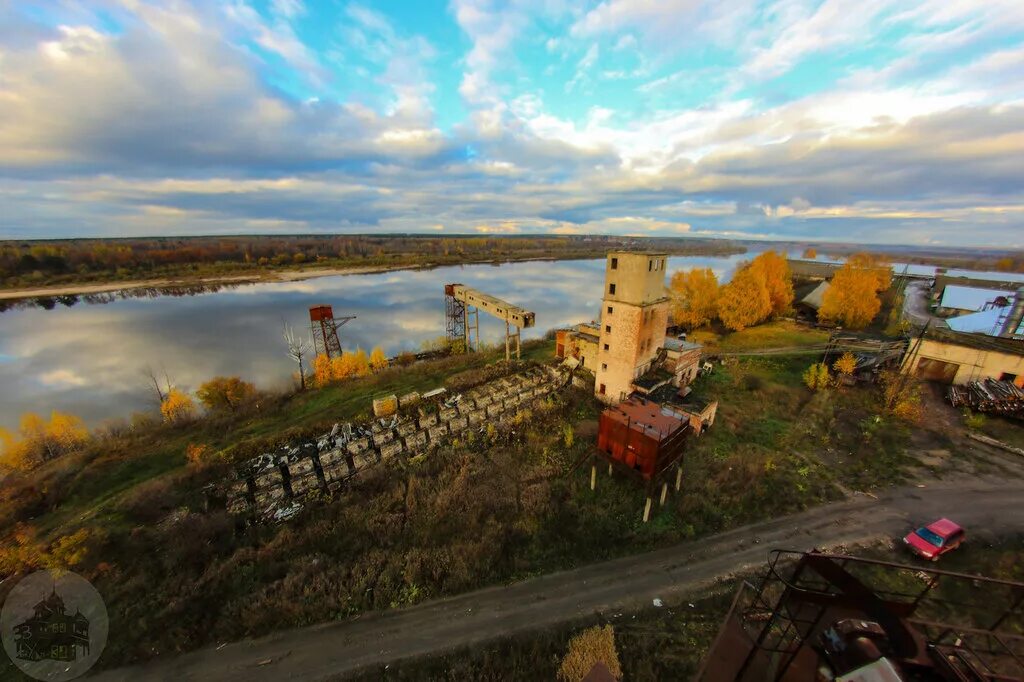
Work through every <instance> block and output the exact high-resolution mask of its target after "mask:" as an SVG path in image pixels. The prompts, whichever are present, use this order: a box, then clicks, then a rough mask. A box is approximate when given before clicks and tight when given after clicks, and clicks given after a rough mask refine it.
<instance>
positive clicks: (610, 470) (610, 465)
mask: <svg viewBox="0 0 1024 682" xmlns="http://www.w3.org/2000/svg"><path fill="white" fill-rule="evenodd" d="M608 475H609V476H611V475H612V463H611V462H608Z"/></svg>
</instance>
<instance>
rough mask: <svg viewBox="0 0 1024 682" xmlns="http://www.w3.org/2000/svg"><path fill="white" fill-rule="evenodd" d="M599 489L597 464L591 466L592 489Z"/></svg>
mask: <svg viewBox="0 0 1024 682" xmlns="http://www.w3.org/2000/svg"><path fill="white" fill-rule="evenodd" d="M596 487H597V464H591V465H590V489H591V490H593V489H594V488H596Z"/></svg>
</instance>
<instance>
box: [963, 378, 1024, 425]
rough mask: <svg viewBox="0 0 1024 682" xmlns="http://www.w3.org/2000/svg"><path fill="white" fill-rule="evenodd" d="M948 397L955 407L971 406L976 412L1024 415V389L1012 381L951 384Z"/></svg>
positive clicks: (991, 380) (992, 380)
mask: <svg viewBox="0 0 1024 682" xmlns="http://www.w3.org/2000/svg"><path fill="white" fill-rule="evenodd" d="M946 397H947V398H948V399H949V402H950V403H951V404H952V405H953V407H969V408H970V409H972V410H974V411H975V412H992V413H997V414H1006V415H1011V416H1024V389H1021V388H1019V387H1018V386H1016V385H1014V384H1013V382H1010V381H996V380H995V379H985V380H984V381H969V382H967V383H966V384H964V385H963V386H950V387H949V390H948V391H947V392H946Z"/></svg>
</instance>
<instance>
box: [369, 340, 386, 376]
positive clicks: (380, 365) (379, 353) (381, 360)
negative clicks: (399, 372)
mask: <svg viewBox="0 0 1024 682" xmlns="http://www.w3.org/2000/svg"><path fill="white" fill-rule="evenodd" d="M387 366H388V356H386V355H384V349H382V348H381V347H380V346H374V347H373V351H372V352H371V353H370V369H372V370H373V371H374V372H379V371H381V370H382V369H387Z"/></svg>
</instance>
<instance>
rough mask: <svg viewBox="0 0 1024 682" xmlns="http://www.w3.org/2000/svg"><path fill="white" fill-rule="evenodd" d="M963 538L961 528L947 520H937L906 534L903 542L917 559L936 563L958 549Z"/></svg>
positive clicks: (964, 534) (964, 535)
mask: <svg viewBox="0 0 1024 682" xmlns="http://www.w3.org/2000/svg"><path fill="white" fill-rule="evenodd" d="M965 537H966V533H964V529H963V528H961V527H960V526H958V525H957V524H955V523H953V522H952V521H950V520H949V519H939V520H938V521H936V522H935V523H929V524H928V525H927V526H921V527H920V528H918V529H917V530H915V531H913V532H911V533H908V534H907V537H905V538H903V542H904V544H906V545H907V547H909V548H910V551H911V552H913V553H914V554H916V555H918V556H919V557H923V558H925V559H931V560H932V561H938V560H939V557H940V556H942V555H943V554H945V553H946V552H951V551H953V550H954V549H956V548H957V547H959V546H960V543H962V542H963V541H964V538H965Z"/></svg>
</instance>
